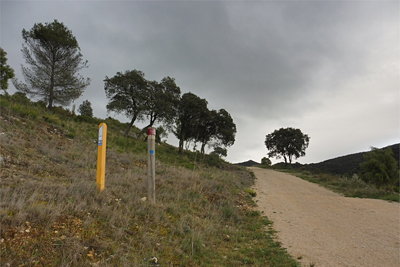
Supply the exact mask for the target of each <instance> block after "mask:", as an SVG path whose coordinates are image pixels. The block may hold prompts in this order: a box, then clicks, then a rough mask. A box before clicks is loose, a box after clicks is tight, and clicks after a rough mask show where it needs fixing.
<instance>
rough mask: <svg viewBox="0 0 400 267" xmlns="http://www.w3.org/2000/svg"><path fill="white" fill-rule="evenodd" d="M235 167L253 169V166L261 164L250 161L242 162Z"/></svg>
mask: <svg viewBox="0 0 400 267" xmlns="http://www.w3.org/2000/svg"><path fill="white" fill-rule="evenodd" d="M234 165H239V166H245V167H251V166H255V165H261V164H260V163H258V162H255V161H254V160H248V161H245V162H241V163H235V164H234Z"/></svg>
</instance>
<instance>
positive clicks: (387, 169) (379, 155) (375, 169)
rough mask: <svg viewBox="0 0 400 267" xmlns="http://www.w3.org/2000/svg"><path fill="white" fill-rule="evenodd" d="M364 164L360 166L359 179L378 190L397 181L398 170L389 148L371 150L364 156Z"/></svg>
mask: <svg viewBox="0 0 400 267" xmlns="http://www.w3.org/2000/svg"><path fill="white" fill-rule="evenodd" d="M364 160H365V161H364V162H363V163H361V164H360V167H361V170H362V174H361V178H362V179H363V180H364V181H365V182H367V183H368V182H371V183H373V184H375V185H376V187H377V188H378V189H379V188H380V187H381V186H389V185H393V184H394V183H395V182H396V181H398V179H399V168H398V166H397V162H396V160H395V159H394V157H393V151H392V149H391V148H386V149H377V148H374V147H373V148H372V149H371V152H369V153H367V154H365V155H364Z"/></svg>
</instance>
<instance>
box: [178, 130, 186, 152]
mask: <svg viewBox="0 0 400 267" xmlns="http://www.w3.org/2000/svg"><path fill="white" fill-rule="evenodd" d="M180 137H181V138H180V139H179V154H181V155H183V143H184V140H185V134H183V133H181V135H180Z"/></svg>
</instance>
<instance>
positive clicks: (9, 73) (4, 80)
mask: <svg viewBox="0 0 400 267" xmlns="http://www.w3.org/2000/svg"><path fill="white" fill-rule="evenodd" d="M6 56H7V53H6V51H4V50H3V48H1V47H0V67H1V69H0V80H1V89H2V90H4V92H7V89H8V80H9V79H12V78H14V76H15V74H14V70H13V69H12V68H11V67H10V66H9V65H7V57H6Z"/></svg>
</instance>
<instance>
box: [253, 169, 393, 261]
mask: <svg viewBox="0 0 400 267" xmlns="http://www.w3.org/2000/svg"><path fill="white" fill-rule="evenodd" d="M249 169H250V170H251V171H253V172H254V174H255V175H256V177H257V180H256V185H255V187H256V191H257V197H256V201H258V202H257V204H258V209H259V210H260V211H264V215H266V216H267V217H268V218H269V219H270V220H271V221H273V222H274V226H273V227H274V229H275V230H276V231H278V233H277V240H278V241H280V242H281V243H282V246H283V247H285V248H287V250H288V252H289V253H290V254H291V255H292V256H293V257H294V258H295V259H297V258H298V259H299V261H300V262H301V263H302V265H303V266H310V264H314V266H316V267H320V266H371V267H377V266H382V267H390V266H394V267H399V266H400V245H399V242H400V206H399V203H390V202H387V201H383V200H377V199H358V198H346V197H343V196H341V195H340V194H337V193H334V192H331V191H329V190H327V189H325V188H323V187H321V186H319V185H316V184H313V183H310V182H307V181H304V180H302V179H300V178H297V177H295V176H292V175H289V174H285V173H281V172H277V171H273V170H266V169H260V168H249ZM311 266H312V265H311Z"/></svg>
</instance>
